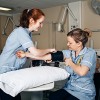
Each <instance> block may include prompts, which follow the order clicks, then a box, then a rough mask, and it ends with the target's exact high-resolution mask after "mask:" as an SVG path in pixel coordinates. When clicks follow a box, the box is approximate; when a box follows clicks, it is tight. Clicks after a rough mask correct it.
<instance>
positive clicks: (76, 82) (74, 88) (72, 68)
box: [17, 28, 96, 100]
mask: <svg viewBox="0 0 100 100" xmlns="http://www.w3.org/2000/svg"><path fill="white" fill-rule="evenodd" d="M88 37H89V31H86V30H82V29H80V28H77V29H74V30H72V31H70V32H69V33H68V34H67V41H68V42H67V46H68V48H69V50H62V51H59V52H55V53H49V54H47V55H45V56H42V57H35V56H33V55H32V54H30V53H29V52H26V53H24V52H22V51H20V52H18V53H17V56H18V57H21V58H22V57H30V58H33V59H34V60H35V59H41V60H45V61H57V60H58V61H65V64H66V67H65V69H66V70H67V71H68V72H69V73H70V77H69V80H68V81H67V83H66V84H65V86H64V87H63V88H62V89H60V90H57V91H55V92H53V93H51V94H50V97H49V100H95V95H96V93H95V86H94V82H93V76H94V73H95V68H96V53H95V51H94V50H93V49H92V48H87V47H86V46H85V45H86V43H87V42H88Z"/></svg>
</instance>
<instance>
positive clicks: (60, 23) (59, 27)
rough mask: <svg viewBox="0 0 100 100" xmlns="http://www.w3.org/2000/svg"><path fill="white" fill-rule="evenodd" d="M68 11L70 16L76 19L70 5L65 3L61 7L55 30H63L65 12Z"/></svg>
mask: <svg viewBox="0 0 100 100" xmlns="http://www.w3.org/2000/svg"><path fill="white" fill-rule="evenodd" d="M68 13H70V15H71V16H72V18H73V19H74V20H75V21H77V18H76V17H75V15H74V14H73V12H72V10H71V9H70V7H69V6H68V5H65V6H63V7H62V11H61V14H60V17H59V20H58V23H56V30H57V31H58V32H63V31H64V23H65V18H66V16H67V14H68Z"/></svg>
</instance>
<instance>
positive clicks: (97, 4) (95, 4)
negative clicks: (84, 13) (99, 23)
mask: <svg viewBox="0 0 100 100" xmlns="http://www.w3.org/2000/svg"><path fill="white" fill-rule="evenodd" d="M91 6H92V8H93V10H94V11H95V13H96V14H98V15H100V1H97V0H92V1H91Z"/></svg>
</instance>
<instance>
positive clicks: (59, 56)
mask: <svg viewBox="0 0 100 100" xmlns="http://www.w3.org/2000/svg"><path fill="white" fill-rule="evenodd" d="M51 60H52V61H60V62H63V61H64V55H63V52H62V51H57V52H55V53H51Z"/></svg>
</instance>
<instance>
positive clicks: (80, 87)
mask: <svg viewBox="0 0 100 100" xmlns="http://www.w3.org/2000/svg"><path fill="white" fill-rule="evenodd" d="M63 54H64V56H65V57H66V58H70V57H71V58H72V61H73V62H74V63H77V61H78V59H79V58H80V56H83V57H82V60H81V62H80V65H85V66H87V67H89V72H88V73H87V74H86V75H85V76H79V75H78V74H77V73H75V72H74V71H73V69H72V68H71V67H69V66H66V70H67V71H68V72H69V73H70V78H69V80H68V82H67V83H66V84H65V86H64V89H65V90H66V91H67V92H69V93H70V94H72V95H73V96H75V97H77V98H78V99H79V100H95V95H96V93H95V86H94V82H93V76H94V73H95V68H96V52H95V50H93V49H92V48H86V47H84V49H82V51H81V52H80V53H79V55H78V56H77V57H75V51H71V50H63Z"/></svg>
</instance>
